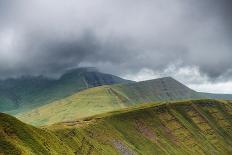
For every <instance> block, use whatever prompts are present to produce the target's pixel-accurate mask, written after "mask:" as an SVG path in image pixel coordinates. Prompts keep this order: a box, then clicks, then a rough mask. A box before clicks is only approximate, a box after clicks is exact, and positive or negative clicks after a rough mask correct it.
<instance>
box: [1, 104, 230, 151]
mask: <svg viewBox="0 0 232 155" xmlns="http://www.w3.org/2000/svg"><path fill="white" fill-rule="evenodd" d="M156 105H157V103H155V105H154V104H153V103H150V104H147V105H143V107H137V108H131V109H126V110H123V111H117V112H111V113H106V114H101V115H97V116H94V117H91V118H86V119H84V120H79V121H73V122H64V123H59V124H56V125H53V126H49V127H44V129H37V128H34V127H31V126H29V125H26V124H24V123H21V122H19V121H17V120H16V119H14V118H12V117H9V116H7V115H4V114H1V115H0V121H1V122H0V133H1V134H0V136H1V137H0V154H1V152H4V153H6V154H7V153H8V154H16V152H18V153H19V152H23V153H24V154H26V153H29V152H31V153H33V152H34V153H36V154H48V153H52V154H74V153H75V154H106V155H108V154H146V155H149V154H178V155H180V154H184V155H186V154H220V155H221V154H231V153H232V136H231V135H232V122H231V121H232V119H231V118H232V105H231V102H230V103H229V101H215V100H195V101H182V102H176V103H171V104H168V103H165V104H161V105H158V106H156ZM62 151H63V152H62ZM64 151H65V152H64Z"/></svg>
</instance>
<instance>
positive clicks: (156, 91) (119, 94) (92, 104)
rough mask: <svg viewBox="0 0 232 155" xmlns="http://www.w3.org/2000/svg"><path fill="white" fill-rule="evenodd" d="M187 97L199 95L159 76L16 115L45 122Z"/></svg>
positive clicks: (36, 122) (84, 93) (97, 89)
mask: <svg viewBox="0 0 232 155" xmlns="http://www.w3.org/2000/svg"><path fill="white" fill-rule="evenodd" d="M191 98H192V99H194V98H201V96H200V95H199V94H198V93H197V92H195V91H193V90H191V89H189V88H187V87H186V86H184V85H182V84H181V83H179V82H178V81H176V80H174V79H172V78H161V79H155V80H149V81H143V82H137V83H131V84H119V85H110V86H101V87H95V88H91V89H87V90H84V91H81V92H79V93H76V94H74V95H72V96H69V97H67V98H64V99H62V100H57V101H55V102H52V103H50V104H47V105H44V106H42V107H39V108H36V109H33V110H32V111H29V112H26V113H20V114H18V115H16V116H17V118H19V119H20V120H22V121H24V122H27V123H30V124H33V125H45V124H52V123H56V122H60V121H67V120H73V119H79V118H83V117H87V116H92V115H95V114H100V113H103V112H109V111H112V110H118V109H123V108H126V107H130V106H133V105H136V104H141V103H144V102H152V101H168V100H169V101H170V100H181V99H191ZM202 98H203V97H202Z"/></svg>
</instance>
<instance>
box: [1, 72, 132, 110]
mask: <svg viewBox="0 0 232 155" xmlns="http://www.w3.org/2000/svg"><path fill="white" fill-rule="evenodd" d="M128 82H131V81H129V80H124V79H122V78H119V77H117V76H114V75H110V74H105V73H101V72H99V71H97V70H96V69H94V68H78V69H73V70H69V71H68V72H66V73H65V74H63V75H62V76H61V77H60V78H59V79H52V78H46V77H43V76H38V77H33V76H24V77H20V78H15V79H13V78H12V79H6V80H1V81H0V111H2V112H3V111H12V110H14V111H13V113H17V112H19V111H25V110H28V109H32V108H35V107H37V106H41V105H44V104H47V103H49V102H52V101H54V100H58V99H62V98H64V97H67V96H69V95H72V94H74V93H76V92H78V91H80V90H83V89H86V88H91V87H96V86H101V85H110V84H118V83H128Z"/></svg>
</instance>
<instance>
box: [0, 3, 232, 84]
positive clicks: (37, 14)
mask: <svg viewBox="0 0 232 155" xmlns="http://www.w3.org/2000/svg"><path fill="white" fill-rule="evenodd" d="M231 7H232V2H231V0H220V1H218V0H165V1H164V0H153V1H143V0H117V1H115V0H96V1H82V0H69V1H65V0H59V1H57V0H34V1H27V0H21V1H13V0H0V19H1V21H0V77H1V78H6V77H12V76H13V77H14V76H21V75H24V74H30V75H40V74H43V75H48V76H54V75H59V74H60V73H62V72H64V71H65V70H66V69H68V68H73V67H78V66H96V67H98V68H99V69H100V70H101V71H104V72H108V73H113V74H117V75H120V76H123V77H130V78H131V79H133V78H136V79H137V80H143V79H146V78H148V77H159V76H162V75H170V76H174V77H176V78H177V79H178V80H181V81H183V82H186V83H187V84H189V85H195V84H198V85H200V84H205V83H210V84H215V83H226V82H229V81H232V63H231V58H232V51H231V49H232V31H231V27H232V18H231V16H232V11H231V10H232V8H231ZM170 66H172V67H173V66H174V69H172V70H170ZM168 69H169V70H170V71H169V72H167V70H168ZM144 70H145V71H146V70H147V71H149V72H150V73H149V75H148V73H146V74H145V73H144ZM183 70H185V72H189V75H190V76H189V77H186V78H181V77H185V76H182V75H184V74H185V73H183ZM178 71H182V72H180V75H178V76H177V75H176V74H175V73H177V72H178ZM196 71H197V75H195V73H196ZM139 73H140V75H138V74H139ZM146 75H147V76H146ZM145 76H146V77H145ZM141 77H144V78H141ZM225 89H226V88H225Z"/></svg>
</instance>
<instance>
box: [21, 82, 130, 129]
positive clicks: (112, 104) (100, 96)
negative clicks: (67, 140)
mask: <svg viewBox="0 0 232 155" xmlns="http://www.w3.org/2000/svg"><path fill="white" fill-rule="evenodd" d="M124 107H126V105H124V103H123V102H122V101H121V100H120V99H119V98H118V97H117V96H116V95H115V94H113V93H112V90H111V88H110V87H109V86H101V87H96V88H92V89H88V90H84V91H82V92H79V93H77V94H74V95H72V96H70V97H67V98H65V99H62V100H58V101H55V102H52V103H50V104H47V105H45V106H42V107H39V108H37V109H34V110H32V111H31V112H29V113H25V114H21V115H20V114H19V115H17V117H18V118H19V119H21V120H23V121H24V122H27V123H30V124H33V125H44V124H52V123H55V122H60V121H68V120H73V119H80V118H84V117H87V116H91V115H95V114H99V113H104V112H108V111H113V110H117V109H120V108H124Z"/></svg>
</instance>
